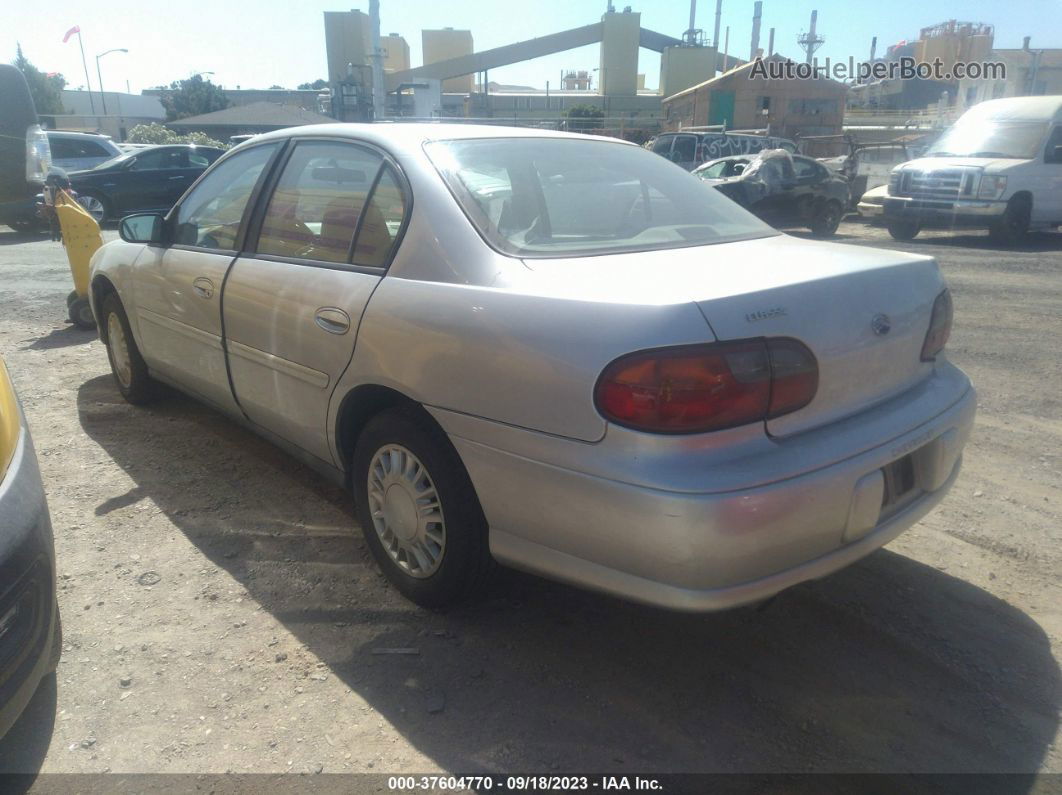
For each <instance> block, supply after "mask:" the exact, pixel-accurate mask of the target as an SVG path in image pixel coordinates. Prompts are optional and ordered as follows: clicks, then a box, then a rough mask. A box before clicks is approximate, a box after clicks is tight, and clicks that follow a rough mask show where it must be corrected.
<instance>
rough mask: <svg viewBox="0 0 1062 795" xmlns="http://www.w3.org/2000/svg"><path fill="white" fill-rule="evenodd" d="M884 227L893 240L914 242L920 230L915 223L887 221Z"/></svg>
mask: <svg viewBox="0 0 1062 795" xmlns="http://www.w3.org/2000/svg"><path fill="white" fill-rule="evenodd" d="M885 226H886V227H887V228H888V230H889V234H890V235H892V237H893V240H914V239H915V237H917V236H918V233H919V232H920V231H921V230H922V227H921V226H919V225H918V222H917V221H888V222H886V224H885Z"/></svg>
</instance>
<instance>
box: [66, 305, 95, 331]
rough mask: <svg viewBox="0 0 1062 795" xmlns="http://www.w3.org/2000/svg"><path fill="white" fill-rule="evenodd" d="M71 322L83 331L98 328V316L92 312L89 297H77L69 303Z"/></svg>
mask: <svg viewBox="0 0 1062 795" xmlns="http://www.w3.org/2000/svg"><path fill="white" fill-rule="evenodd" d="M66 309H67V314H68V315H69V317H70V322H71V323H73V324H74V325H75V326H77V327H78V328H79V329H82V330H83V331H89V330H90V329H94V328H96V318H95V316H93V314H92V305H91V304H89V300H88V299H87V298H75V299H74V300H73V301H71V302H70V303H69V304H67V307H66Z"/></svg>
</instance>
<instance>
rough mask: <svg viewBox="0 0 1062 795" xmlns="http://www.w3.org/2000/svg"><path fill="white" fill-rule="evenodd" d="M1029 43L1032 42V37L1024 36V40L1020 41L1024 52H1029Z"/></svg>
mask: <svg viewBox="0 0 1062 795" xmlns="http://www.w3.org/2000/svg"><path fill="white" fill-rule="evenodd" d="M1030 41H1032V36H1026V37H1025V38H1024V39H1022V40H1021V48H1022V49H1023V50H1025V52H1028V51H1029V42H1030Z"/></svg>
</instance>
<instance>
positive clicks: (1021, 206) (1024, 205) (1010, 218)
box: [988, 196, 1032, 246]
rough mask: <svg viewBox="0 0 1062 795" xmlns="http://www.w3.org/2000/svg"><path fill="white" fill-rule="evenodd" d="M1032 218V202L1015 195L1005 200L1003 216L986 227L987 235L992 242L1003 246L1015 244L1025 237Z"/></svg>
mask: <svg viewBox="0 0 1062 795" xmlns="http://www.w3.org/2000/svg"><path fill="white" fill-rule="evenodd" d="M1031 220H1032V202H1031V201H1030V200H1029V199H1027V198H1025V197H1023V196H1016V197H1014V198H1013V199H1011V200H1010V201H1009V202H1007V209H1006V210H1005V211H1004V213H1003V217H1002V218H1000V219H999V221H997V222H996V223H994V224H992V226H990V227H989V228H988V236H989V238H991V239H992V241H993V242H996V243H1002V244H1003V245H1005V246H1016V245H1018V244H1019V243H1021V241H1022V240H1023V239H1024V238H1025V233H1026V232H1028V231H1029V223H1030V221H1031Z"/></svg>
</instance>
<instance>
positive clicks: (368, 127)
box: [239, 122, 636, 149]
mask: <svg viewBox="0 0 1062 795" xmlns="http://www.w3.org/2000/svg"><path fill="white" fill-rule="evenodd" d="M305 137H311V138H317V137H330V138H350V139H352V140H359V141H365V142H368V143H372V144H376V145H377V146H380V147H382V148H385V149H386V148H388V147H398V148H402V149H414V148H419V147H420V146H421V145H422V144H425V143H428V142H429V141H453V140H461V139H479V138H566V139H576V140H580V139H581V140H585V141H598V142H602V143H618V144H624V145H627V146H636V144H633V143H630V142H629V141H623V140H621V139H619V138H610V137H607V136H601V135H584V134H581V133H570V132H562V131H560V130H543V129H539V128H536V127H505V126H501V125H494V124H450V123H445V122H441V123H435V122H409V123H406V122H375V123H372V124H361V123H336V124H314V125H306V126H302V127H287V128H285V129H283V130H276V131H274V132H268V133H262V134H261V135H256V136H255V137H254V138H253V139H251V140H249V141H245V142H244V143H242V144H240V145H239V146H240V147H241V148H242V147H243V146H249V145H257V144H260V143H263V142H264V141H271V140H276V139H287V138H305ZM252 142H253V143H252Z"/></svg>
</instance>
